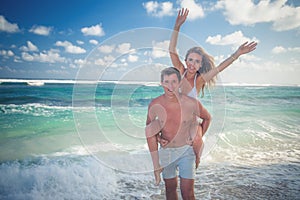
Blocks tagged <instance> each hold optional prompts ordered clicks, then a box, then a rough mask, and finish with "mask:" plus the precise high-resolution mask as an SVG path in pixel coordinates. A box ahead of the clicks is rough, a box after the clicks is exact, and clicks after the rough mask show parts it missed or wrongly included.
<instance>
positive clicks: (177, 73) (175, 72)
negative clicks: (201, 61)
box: [160, 67, 181, 82]
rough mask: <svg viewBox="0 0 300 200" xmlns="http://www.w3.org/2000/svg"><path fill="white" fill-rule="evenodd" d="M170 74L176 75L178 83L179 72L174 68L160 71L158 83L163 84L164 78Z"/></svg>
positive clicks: (179, 78) (179, 79)
mask: <svg viewBox="0 0 300 200" xmlns="http://www.w3.org/2000/svg"><path fill="white" fill-rule="evenodd" d="M172 74H176V76H177V78H178V82H180V81H181V75H180V72H179V70H178V69H176V68H175V67H168V68H165V69H163V70H162V71H161V74H160V81H161V82H163V81H164V76H165V75H167V76H170V75H172Z"/></svg>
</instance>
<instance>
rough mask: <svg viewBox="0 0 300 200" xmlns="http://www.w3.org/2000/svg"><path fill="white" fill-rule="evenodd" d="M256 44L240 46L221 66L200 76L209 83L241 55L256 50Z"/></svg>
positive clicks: (246, 43)
mask: <svg viewBox="0 0 300 200" xmlns="http://www.w3.org/2000/svg"><path fill="white" fill-rule="evenodd" d="M256 46H257V42H254V41H252V42H250V43H248V42H245V43H244V44H242V45H241V46H240V47H239V48H238V49H237V50H236V52H235V53H233V54H232V55H231V56H230V57H229V58H227V59H226V60H224V61H223V62H222V63H221V64H219V65H218V66H217V67H216V68H214V69H212V70H210V71H209V72H207V73H205V74H202V78H203V79H204V80H205V82H208V81H210V80H211V79H212V78H213V77H215V76H216V75H217V74H218V73H219V72H221V71H223V70H224V69H226V68H227V67H228V66H229V65H231V64H232V63H233V62H234V61H235V60H236V59H238V58H239V57H240V56H241V55H243V54H247V53H250V52H251V51H254V50H255V49H256Z"/></svg>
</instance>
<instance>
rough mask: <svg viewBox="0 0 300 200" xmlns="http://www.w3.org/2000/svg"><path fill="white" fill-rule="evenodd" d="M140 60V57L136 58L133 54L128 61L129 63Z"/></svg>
mask: <svg viewBox="0 0 300 200" xmlns="http://www.w3.org/2000/svg"><path fill="white" fill-rule="evenodd" d="M138 59H139V57H138V56H136V55H131V54H130V55H129V56H128V61H129V62H137V61H138Z"/></svg>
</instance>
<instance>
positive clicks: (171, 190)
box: [164, 177, 178, 200]
mask: <svg viewBox="0 0 300 200" xmlns="http://www.w3.org/2000/svg"><path fill="white" fill-rule="evenodd" d="M164 181H165V187H166V197H167V200H177V199H178V195H177V177H175V178H170V179H164Z"/></svg>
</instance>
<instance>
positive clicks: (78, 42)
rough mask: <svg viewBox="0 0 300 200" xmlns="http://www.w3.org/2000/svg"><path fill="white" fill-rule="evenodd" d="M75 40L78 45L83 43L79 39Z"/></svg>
mask: <svg viewBox="0 0 300 200" xmlns="http://www.w3.org/2000/svg"><path fill="white" fill-rule="evenodd" d="M76 42H77V44H79V45H83V44H84V42H83V41H81V40H77V41H76Z"/></svg>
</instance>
